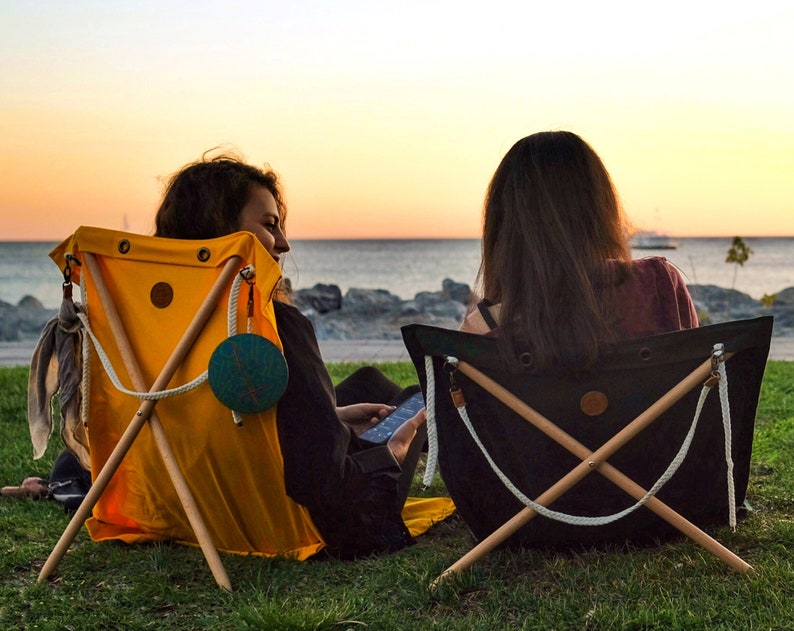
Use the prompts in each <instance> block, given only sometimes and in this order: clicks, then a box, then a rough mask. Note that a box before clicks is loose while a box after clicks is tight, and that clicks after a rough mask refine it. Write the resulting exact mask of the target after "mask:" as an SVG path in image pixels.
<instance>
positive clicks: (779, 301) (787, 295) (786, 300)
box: [773, 287, 794, 307]
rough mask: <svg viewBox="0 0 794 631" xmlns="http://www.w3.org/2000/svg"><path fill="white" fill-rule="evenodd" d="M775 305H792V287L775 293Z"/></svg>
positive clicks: (793, 304) (793, 293) (793, 302)
mask: <svg viewBox="0 0 794 631" xmlns="http://www.w3.org/2000/svg"><path fill="white" fill-rule="evenodd" d="M775 305H787V306H788V305H790V306H793V307H794V287H786V289H784V290H783V291H779V292H777V293H776V294H775V302H774V303H773V306H775Z"/></svg>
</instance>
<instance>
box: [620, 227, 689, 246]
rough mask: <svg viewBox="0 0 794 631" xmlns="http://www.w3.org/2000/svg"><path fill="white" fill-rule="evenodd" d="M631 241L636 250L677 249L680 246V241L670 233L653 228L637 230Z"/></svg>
mask: <svg viewBox="0 0 794 631" xmlns="http://www.w3.org/2000/svg"><path fill="white" fill-rule="evenodd" d="M629 243H630V244H631V247H632V248H634V249H635V250H675V249H676V248H677V247H678V242H676V241H674V240H673V238H672V237H670V235H667V234H663V233H661V232H656V231H653V230H640V231H639V232H635V233H634V234H633V235H631V239H630V240H629Z"/></svg>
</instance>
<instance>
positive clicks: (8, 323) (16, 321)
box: [0, 296, 58, 342]
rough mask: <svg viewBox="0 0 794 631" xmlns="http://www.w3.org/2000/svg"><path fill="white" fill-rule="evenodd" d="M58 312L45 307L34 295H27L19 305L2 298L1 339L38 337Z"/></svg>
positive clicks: (0, 316) (0, 308)
mask: <svg viewBox="0 0 794 631" xmlns="http://www.w3.org/2000/svg"><path fill="white" fill-rule="evenodd" d="M56 313H58V312H57V310H55V309H45V308H44V307H43V306H42V304H41V302H39V301H38V300H37V299H36V298H34V297H33V296H25V297H24V298H22V300H20V301H19V303H18V304H17V305H12V304H10V303H8V302H3V301H2V300H0V341H2V342H15V341H17V340H20V339H22V338H33V337H38V335H39V333H40V332H41V330H42V329H43V328H44V325H45V324H47V321H48V320H50V319H51V318H52V317H53V316H54V315H55V314H56Z"/></svg>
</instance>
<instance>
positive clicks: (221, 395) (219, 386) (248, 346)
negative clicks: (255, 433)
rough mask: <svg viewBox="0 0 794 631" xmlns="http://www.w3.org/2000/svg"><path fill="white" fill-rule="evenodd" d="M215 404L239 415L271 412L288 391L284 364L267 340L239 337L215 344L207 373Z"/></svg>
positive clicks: (287, 372)
mask: <svg viewBox="0 0 794 631" xmlns="http://www.w3.org/2000/svg"><path fill="white" fill-rule="evenodd" d="M207 373H208V380H209V383H210V388H211V389H212V392H213V393H214V394H215V396H216V397H217V398H218V400H219V401H220V402H221V403H223V404H224V405H225V406H226V407H227V408H229V409H230V410H234V411H235V412H239V413H240V414H257V413H258V412H264V411H265V410H267V409H269V408H272V407H273V406H274V405H275V404H276V403H277V402H278V400H279V399H280V398H281V396H282V395H283V394H284V391H285V390H286V389H287V378H288V376H289V371H288V369H287V360H286V359H284V355H283V353H282V352H281V350H280V349H279V348H278V346H276V345H275V344H273V342H271V341H270V340H268V339H267V338H264V337H262V336H261V335H254V334H253V333H240V334H238V335H232V336H231V337H228V338H226V339H225V340H224V341H223V342H221V343H220V344H218V347H217V348H216V349H215V350H214V351H213V353H212V356H211V357H210V363H209V368H208V369H207Z"/></svg>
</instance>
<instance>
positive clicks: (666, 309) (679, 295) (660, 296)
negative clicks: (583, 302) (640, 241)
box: [461, 256, 698, 339]
mask: <svg viewBox="0 0 794 631" xmlns="http://www.w3.org/2000/svg"><path fill="white" fill-rule="evenodd" d="M616 291H617V295H616V304H617V305H618V308H617V315H616V321H615V324H616V326H617V328H618V330H619V331H620V332H621V334H622V335H621V336H620V337H621V338H623V339H629V338H633V337H643V336H645V335H655V334H656V333H666V332H668V331H680V330H682V329H691V328H694V327H696V326H698V317H697V311H696V310H695V304H694V303H693V302H692V297H691V296H690V295H689V291H688V290H687V288H686V284H685V283H684V279H683V278H682V276H681V273H680V272H679V271H678V269H677V268H676V267H675V266H674V265H673V264H672V263H670V261H668V260H667V259H665V258H663V257H661V256H651V257H648V258H643V259H637V260H634V261H632V262H631V273H630V274H629V276H628V277H627V278H626V280H625V281H624V282H623V283H622V284H621V285H620V286H619V287H618V288H617V290H616ZM477 308H478V310H477V311H473V312H471V313H470V314H469V315H468V316H467V317H466V320H465V321H464V323H463V325H462V326H461V330H464V331H470V332H473V333H480V334H481V335H489V334H490V335H496V334H497V326H498V325H497V323H496V319H494V317H493V316H494V314H493V313H492V312H491V311H490V310H489V308H493V306H492V305H491V304H490V303H489V302H488V301H487V300H483V301H482V302H480V304H478V305H477ZM497 319H498V317H497Z"/></svg>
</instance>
